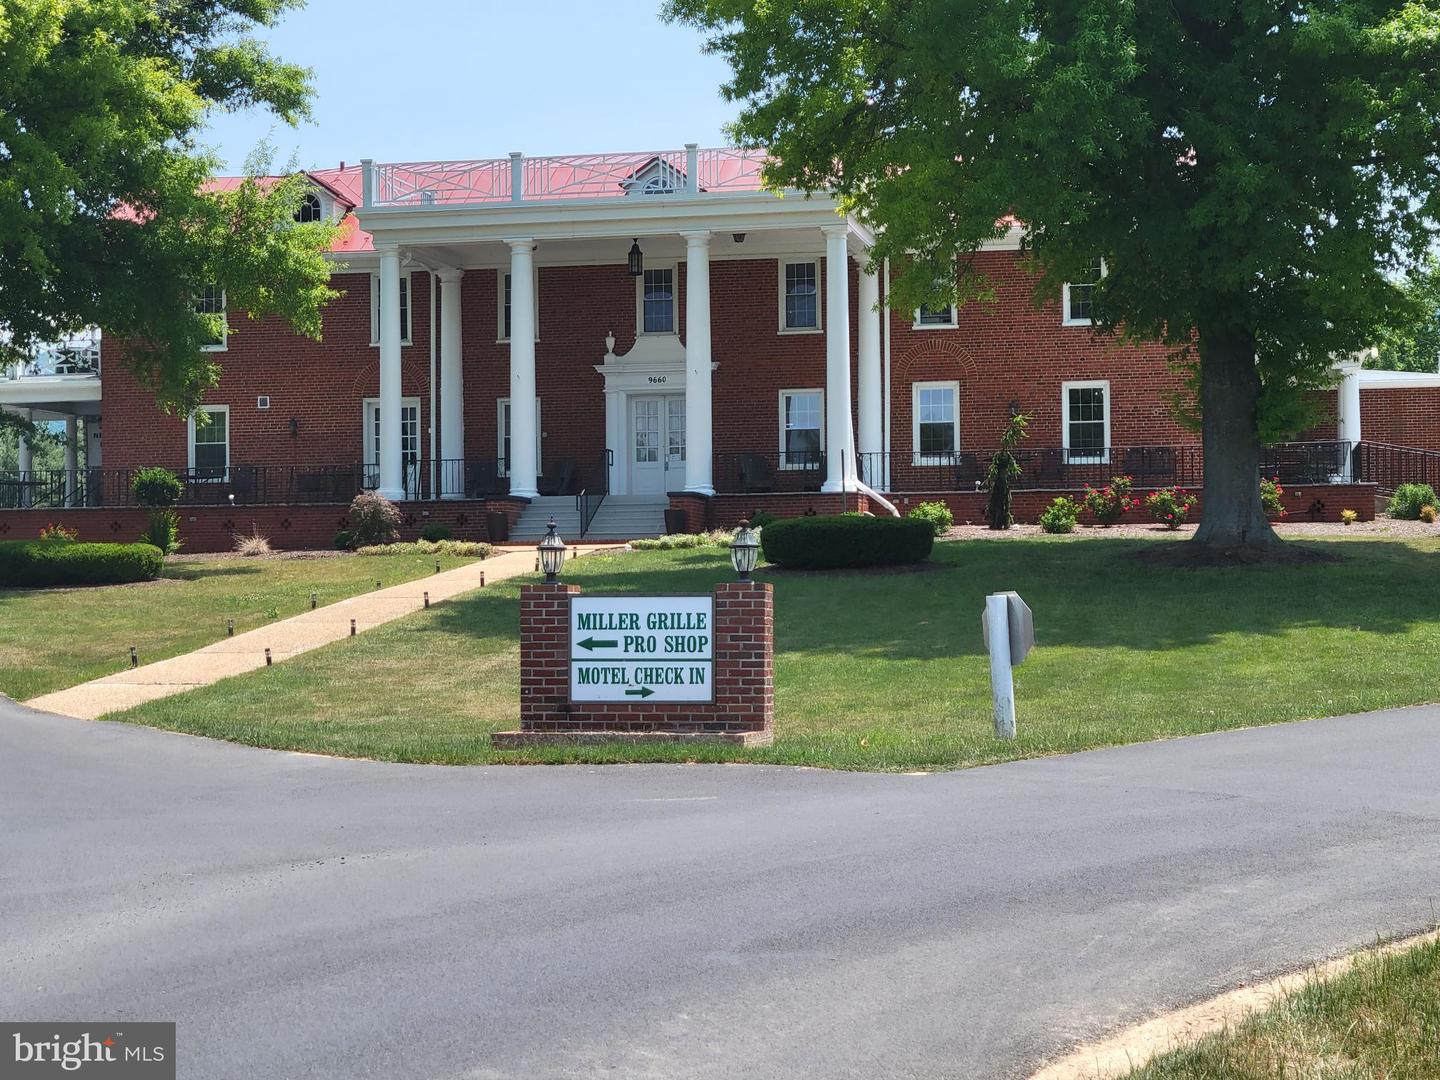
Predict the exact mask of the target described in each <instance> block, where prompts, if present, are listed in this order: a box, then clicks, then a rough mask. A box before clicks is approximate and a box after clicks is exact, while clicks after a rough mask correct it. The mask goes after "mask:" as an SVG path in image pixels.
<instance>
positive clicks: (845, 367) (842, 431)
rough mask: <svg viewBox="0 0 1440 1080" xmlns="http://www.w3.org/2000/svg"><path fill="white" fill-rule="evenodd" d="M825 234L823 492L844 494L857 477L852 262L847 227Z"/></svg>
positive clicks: (832, 227) (833, 228) (829, 227)
mask: <svg viewBox="0 0 1440 1080" xmlns="http://www.w3.org/2000/svg"><path fill="white" fill-rule="evenodd" d="M821 231H822V232H824V233H825V483H823V484H822V485H820V490H821V491H844V490H845V482H846V480H847V479H849V478H850V477H853V476H854V456H855V455H854V438H853V436H852V435H851V422H850V262H849V253H848V251H847V250H846V247H845V238H846V236H847V235H848V234H849V231H850V227H849V226H848V225H827V226H825V228H824V229H823V230H821Z"/></svg>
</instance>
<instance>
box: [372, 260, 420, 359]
mask: <svg viewBox="0 0 1440 1080" xmlns="http://www.w3.org/2000/svg"><path fill="white" fill-rule="evenodd" d="M370 344H371V345H379V344H380V275H379V274H371V275H370ZM400 344H401V345H409V344H411V341H410V274H409V273H408V272H407V273H403V274H401V275H400Z"/></svg>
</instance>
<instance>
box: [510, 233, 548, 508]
mask: <svg viewBox="0 0 1440 1080" xmlns="http://www.w3.org/2000/svg"><path fill="white" fill-rule="evenodd" d="M506 243H508V244H509V245H510V461H509V463H508V464H509V469H510V494H511V495H518V496H520V497H521V498H526V499H536V498H539V497H540V490H539V488H538V487H536V483H535V481H536V479H537V477H538V475H539V471H540V470H539V463H538V462H536V460H535V445H536V442H537V440H538V436H539V432H537V431H536V430H535V253H534V250H533V248H534V244H535V241H534V240H533V239H531V238H530V237H528V236H527V237H525V238H523V239H520V240H507V241H506Z"/></svg>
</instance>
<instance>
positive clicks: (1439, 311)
mask: <svg viewBox="0 0 1440 1080" xmlns="http://www.w3.org/2000/svg"><path fill="white" fill-rule="evenodd" d="M1401 288H1402V289H1403V290H1404V293H1405V296H1406V298H1407V299H1408V300H1409V301H1410V307H1411V310H1410V311H1409V312H1405V311H1400V312H1397V313H1396V318H1395V319H1394V320H1393V321H1391V322H1390V323H1388V324H1386V325H1384V326H1382V327H1380V329H1379V331H1378V332H1377V333H1376V335H1375V355H1374V356H1373V357H1372V358H1369V359H1367V360H1366V361H1365V363H1366V365H1367V366H1369V367H1377V368H1382V369H1386V370H1397V371H1424V372H1436V371H1440V264H1437V263H1436V262H1435V261H1434V260H1431V261H1429V262H1427V263H1426V264H1425V265H1424V266H1423V267H1421V268H1420V269H1418V270H1417V271H1416V272H1415V273H1413V274H1411V275H1410V276H1409V277H1408V278H1407V279H1406V280H1405V281H1404V283H1403V284H1402V285H1401Z"/></svg>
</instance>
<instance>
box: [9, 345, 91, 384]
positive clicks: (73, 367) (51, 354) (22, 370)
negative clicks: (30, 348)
mask: <svg viewBox="0 0 1440 1080" xmlns="http://www.w3.org/2000/svg"><path fill="white" fill-rule="evenodd" d="M99 374H100V335H99V334H94V335H92V336H89V337H77V338H71V339H70V340H69V341H64V342H60V343H58V344H53V345H42V346H40V347H39V348H38V349H36V350H35V351H34V352H32V353H31V354H30V355H29V356H27V357H26V358H25V359H23V360H20V361H18V362H16V363H13V364H11V365H10V367H9V369H8V370H7V371H3V372H0V377H7V378H11V379H34V378H41V377H47V376H48V377H53V376H56V375H81V376H93V375H99Z"/></svg>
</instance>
